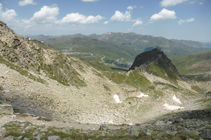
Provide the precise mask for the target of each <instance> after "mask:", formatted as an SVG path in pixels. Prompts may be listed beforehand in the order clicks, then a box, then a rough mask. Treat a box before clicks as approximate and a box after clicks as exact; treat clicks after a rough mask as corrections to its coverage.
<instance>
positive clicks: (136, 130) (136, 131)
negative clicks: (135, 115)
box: [129, 125, 140, 136]
mask: <svg viewBox="0 0 211 140" xmlns="http://www.w3.org/2000/svg"><path fill="white" fill-rule="evenodd" d="M139 133H140V128H139V127H138V126H136V125H131V126H130V129H129V135H132V136H138V135H139Z"/></svg>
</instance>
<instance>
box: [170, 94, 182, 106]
mask: <svg viewBox="0 0 211 140" xmlns="http://www.w3.org/2000/svg"><path fill="white" fill-rule="evenodd" d="M172 99H173V100H174V101H175V102H177V103H178V104H182V103H181V101H180V99H178V98H177V97H176V96H175V95H174V96H173V97H172Z"/></svg>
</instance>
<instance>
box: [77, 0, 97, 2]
mask: <svg viewBox="0 0 211 140" xmlns="http://www.w3.org/2000/svg"><path fill="white" fill-rule="evenodd" d="M81 1H83V2H95V1H98V0H81Z"/></svg>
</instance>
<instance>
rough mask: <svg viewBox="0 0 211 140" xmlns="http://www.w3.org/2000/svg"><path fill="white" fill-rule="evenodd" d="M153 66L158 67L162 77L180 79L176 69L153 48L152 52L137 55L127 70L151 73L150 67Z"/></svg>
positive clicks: (162, 54)
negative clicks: (171, 76)
mask: <svg viewBox="0 0 211 140" xmlns="http://www.w3.org/2000/svg"><path fill="white" fill-rule="evenodd" d="M152 64H154V65H156V66H157V67H159V68H160V69H161V70H162V72H163V74H164V75H168V76H170V75H171V74H174V75H175V76H176V77H178V78H181V75H180V74H179V72H178V71H177V69H176V67H175V66H174V65H173V64H172V62H171V60H170V59H169V58H168V57H167V56H166V55H165V54H164V53H163V52H162V51H160V50H159V49H157V48H155V49H153V50H152V51H149V52H144V53H141V54H139V55H138V56H137V57H136V58H135V61H134V62H133V64H132V66H131V67H130V68H129V70H141V71H147V72H151V70H150V67H151V65H152Z"/></svg>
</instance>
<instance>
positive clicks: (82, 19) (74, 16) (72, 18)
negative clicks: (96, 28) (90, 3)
mask: <svg viewBox="0 0 211 140" xmlns="http://www.w3.org/2000/svg"><path fill="white" fill-rule="evenodd" d="M103 18H104V17H102V16H100V15H97V16H95V17H94V16H88V17H86V16H84V15H82V14H79V13H71V14H67V15H66V16H65V17H63V18H62V20H61V21H60V22H61V23H69V24H89V23H97V22H99V21H100V20H102V19H103Z"/></svg>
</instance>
